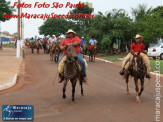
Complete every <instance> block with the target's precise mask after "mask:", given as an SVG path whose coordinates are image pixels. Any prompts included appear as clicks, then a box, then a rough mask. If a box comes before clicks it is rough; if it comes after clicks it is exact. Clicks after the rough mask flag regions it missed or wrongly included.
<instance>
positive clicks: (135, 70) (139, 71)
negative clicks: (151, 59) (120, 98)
mask: <svg viewBox="0 0 163 122" xmlns="http://www.w3.org/2000/svg"><path fill="white" fill-rule="evenodd" d="M132 55H133V60H132V61H131V64H130V67H129V69H128V70H126V71H125V75H124V78H125V79H126V84H127V95H129V94H130V93H129V88H128V82H129V76H132V77H134V82H135V86H136V88H135V90H136V102H137V103H140V102H141V100H140V98H139V96H140V95H141V94H142V92H143V90H144V77H145V74H146V66H145V63H144V62H143V59H142V57H141V55H140V53H132ZM138 80H140V83H141V89H140V92H139V86H138Z"/></svg>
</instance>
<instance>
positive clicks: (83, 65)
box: [57, 53, 86, 76]
mask: <svg viewBox="0 0 163 122" xmlns="http://www.w3.org/2000/svg"><path fill="white" fill-rule="evenodd" d="M77 55H78V61H79V63H80V65H81V67H82V73H83V76H86V68H85V61H84V59H83V56H82V54H81V53H77ZM64 56H65V54H63V55H62V57H61V58H60V59H59V61H58V63H57V65H59V63H60V62H61V60H62V58H63V57H64Z"/></svg>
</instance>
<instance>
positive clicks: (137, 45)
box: [131, 42, 145, 52]
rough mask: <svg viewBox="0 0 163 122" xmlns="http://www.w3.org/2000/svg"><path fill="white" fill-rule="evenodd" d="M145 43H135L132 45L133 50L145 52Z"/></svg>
mask: <svg viewBox="0 0 163 122" xmlns="http://www.w3.org/2000/svg"><path fill="white" fill-rule="evenodd" d="M144 48H145V47H144V44H143V43H142V42H141V43H133V44H132V45H131V50H133V51H134V52H143V50H144Z"/></svg>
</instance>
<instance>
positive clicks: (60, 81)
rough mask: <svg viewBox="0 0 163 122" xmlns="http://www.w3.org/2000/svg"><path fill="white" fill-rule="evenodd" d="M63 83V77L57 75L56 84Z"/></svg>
mask: <svg viewBox="0 0 163 122" xmlns="http://www.w3.org/2000/svg"><path fill="white" fill-rule="evenodd" d="M63 81H64V77H63V76H62V75H61V74H59V78H58V83H62V82H63Z"/></svg>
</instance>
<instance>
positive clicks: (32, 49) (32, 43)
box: [30, 42, 35, 53]
mask: <svg viewBox="0 0 163 122" xmlns="http://www.w3.org/2000/svg"><path fill="white" fill-rule="evenodd" d="M30 47H31V51H32V53H34V48H35V42H30Z"/></svg>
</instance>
